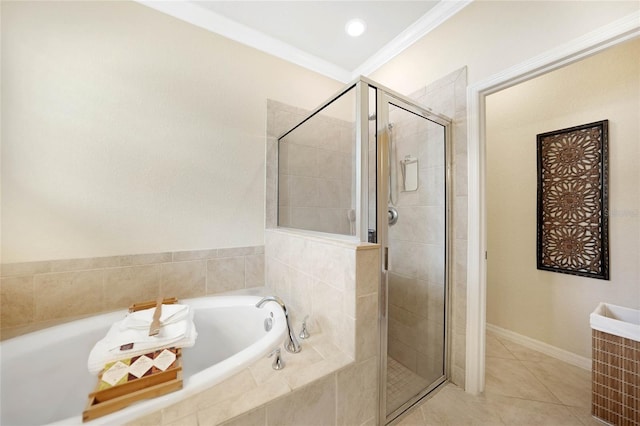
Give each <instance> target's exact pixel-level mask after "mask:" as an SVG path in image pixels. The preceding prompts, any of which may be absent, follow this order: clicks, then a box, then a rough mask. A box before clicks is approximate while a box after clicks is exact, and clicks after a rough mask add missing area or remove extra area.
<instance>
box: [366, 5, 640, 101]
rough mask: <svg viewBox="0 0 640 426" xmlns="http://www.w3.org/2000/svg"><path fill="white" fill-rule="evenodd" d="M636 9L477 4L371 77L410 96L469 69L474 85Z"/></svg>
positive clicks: (632, 6)
mask: <svg viewBox="0 0 640 426" xmlns="http://www.w3.org/2000/svg"><path fill="white" fill-rule="evenodd" d="M638 9H640V5H638V2H635V1H589V2H585V1H576V2H574V1H485V0H476V1H474V2H473V3H471V4H470V5H469V6H467V7H466V8H464V9H462V11H460V12H458V13H457V14H456V15H455V16H454V17H453V18H451V19H449V20H448V21H447V22H445V23H444V24H443V25H441V26H440V27H438V28H436V29H435V30H433V31H432V32H430V33H429V34H427V35H426V36H425V37H423V38H422V39H420V40H419V41H418V42H416V43H415V44H414V45H413V46H411V47H410V48H408V49H406V50H405V51H404V52H402V53H401V54H400V55H398V56H397V57H395V58H394V59H392V60H391V61H389V62H388V63H386V64H385V65H384V66H382V67H381V68H380V69H379V70H377V71H376V72H374V73H372V75H371V78H373V79H374V80H376V81H378V82H380V83H381V84H384V85H386V86H388V87H391V88H393V89H394V90H396V91H398V92H400V93H412V92H413V91H415V90H418V89H420V88H421V87H423V86H424V85H425V84H428V83H430V82H432V81H434V80H436V79H438V78H440V77H442V76H444V75H446V74H449V73H450V72H452V71H454V70H457V69H459V68H462V67H464V66H467V67H468V82H469V84H473V83H476V82H478V81H481V80H483V79H485V78H487V77H488V76H491V75H493V74H495V73H497V72H499V71H502V70H504V69H506V68H508V67H510V66H513V65H515V64H518V63H520V62H523V61H525V60H527V59H529V58H531V57H533V56H535V55H538V54H541V53H543V52H546V51H548V50H550V49H553V48H556V47H557V46H558V45H560V44H562V43H565V42H567V41H569V40H572V39H574V38H576V37H579V36H581V35H583V34H585V33H588V32H589V31H592V30H594V29H596V28H598V27H600V26H602V25H606V24H608V23H610V22H611V21H614V20H616V19H619V18H622V17H624V16H626V15H628V14H630V13H633V12H635V11H637V10H638Z"/></svg>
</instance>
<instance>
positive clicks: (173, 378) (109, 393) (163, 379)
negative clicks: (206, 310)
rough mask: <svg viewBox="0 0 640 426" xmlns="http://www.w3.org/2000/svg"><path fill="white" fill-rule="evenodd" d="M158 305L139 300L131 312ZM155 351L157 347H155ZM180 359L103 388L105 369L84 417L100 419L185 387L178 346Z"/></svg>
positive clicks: (170, 302) (83, 419)
mask: <svg viewBox="0 0 640 426" xmlns="http://www.w3.org/2000/svg"><path fill="white" fill-rule="evenodd" d="M176 302H177V299H176V298H175V297H172V298H169V299H164V301H163V304H165V305H167V304H173V303H176ZM154 306H156V301H149V302H143V303H135V304H133V305H131V306H130V307H129V312H135V311H139V310H142V309H149V308H153V307H154ZM152 352H155V351H152ZM175 354H176V360H175V361H174V362H173V364H172V365H171V366H170V367H169V368H167V369H166V370H164V371H159V370H158V371H152V372H151V374H148V375H145V376H142V377H140V378H135V377H134V378H132V379H129V380H128V381H126V382H125V383H122V384H117V385H115V386H111V387H109V388H106V389H101V386H100V383H101V381H102V374H103V373H104V371H103V372H101V373H100V374H99V375H98V383H97V385H96V387H95V390H94V391H93V392H91V393H90V394H89V401H88V403H87V407H86V409H85V410H84V411H83V412H82V421H83V422H87V421H89V420H93V419H96V418H98V417H102V416H105V415H107V414H110V413H113V412H114V411H118V410H120V409H122V408H125V407H127V406H129V405H131V404H133V403H134V402H137V401H141V400H143V399H148V398H155V397H157V396H160V395H164V394H167V393H169V392H173V391H176V390H179V389H182V349H180V348H177V349H175Z"/></svg>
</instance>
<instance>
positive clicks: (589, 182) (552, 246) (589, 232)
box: [537, 120, 609, 280]
mask: <svg viewBox="0 0 640 426" xmlns="http://www.w3.org/2000/svg"><path fill="white" fill-rule="evenodd" d="M608 126H609V121H608V120H604V121H598V122H595V123H590V124H584V125H582V126H576V127H571V128H569V129H562V130H556V131H553V132H548V133H542V134H539V135H537V143H538V235H537V237H538V238H537V253H538V269H543V270H547V271H553V272H561V273H565V274H572V275H580V276H584V277H591V278H598V279H603V280H608V279H609V238H608V234H609V224H608V217H607V216H608V194H607V192H608V190H607V187H608Z"/></svg>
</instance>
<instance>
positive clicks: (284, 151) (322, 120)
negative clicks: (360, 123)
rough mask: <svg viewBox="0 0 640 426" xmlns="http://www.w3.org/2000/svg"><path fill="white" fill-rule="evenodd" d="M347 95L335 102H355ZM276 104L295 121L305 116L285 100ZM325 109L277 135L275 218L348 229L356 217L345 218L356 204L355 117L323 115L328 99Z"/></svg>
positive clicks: (342, 231) (320, 227)
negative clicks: (292, 108)
mask: <svg viewBox="0 0 640 426" xmlns="http://www.w3.org/2000/svg"><path fill="white" fill-rule="evenodd" d="M352 98H353V96H347V98H345V99H343V98H341V99H340V100H339V101H337V102H342V103H344V102H346V103H349V104H354V105H355V103H354V101H353V99H352ZM270 105H273V106H276V105H277V104H276V103H273V104H270ZM344 106H345V107H347V106H346V105H344ZM277 107H278V108H279V110H280V111H279V112H284V111H289V112H290V113H291V114H292V116H295V117H296V118H297V120H298V121H301V120H302V119H303V118H304V115H301V114H299V113H298V111H297V110H291V109H290V108H286V107H285V106H284V105H278V106H277ZM327 109H328V110H329V111H324V110H323V112H322V113H321V114H317V115H315V116H313V117H311V118H310V119H308V120H307V121H306V122H305V123H304V124H302V125H301V126H300V127H298V128H296V129H295V130H293V131H292V132H291V133H289V134H288V135H287V136H285V137H284V138H282V140H281V141H280V147H279V149H280V156H279V162H280V164H279V168H278V170H279V179H278V192H279V199H278V202H279V204H280V209H279V215H280V216H279V221H280V223H279V224H280V225H281V226H286V227H292V228H299V229H308V230H312V231H320V232H328V233H334V234H352V233H354V231H355V228H354V226H355V221H353V222H352V221H350V220H349V215H348V213H349V211H350V210H352V209H353V208H354V205H355V204H354V203H355V201H354V192H353V182H352V176H353V171H354V141H355V129H354V123H353V121H346V120H341V119H339V118H335V117H331V116H328V115H326V113H331V112H333V111H332V109H335V106H334V105H333V104H332V105H330V106H329V107H327ZM345 109H348V108H345ZM287 123H289V121H288V120H287ZM273 136H277V134H274V135H273Z"/></svg>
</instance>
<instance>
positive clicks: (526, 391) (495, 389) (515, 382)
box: [485, 357, 560, 403]
mask: <svg viewBox="0 0 640 426" xmlns="http://www.w3.org/2000/svg"><path fill="white" fill-rule="evenodd" d="M485 392H486V393H487V394H490V393H493V394H497V395H503V396H511V397H515V398H523V399H530V400H533V401H542V402H553V403H560V400H559V399H558V398H556V397H555V396H554V395H553V394H552V393H551V392H550V391H549V390H548V389H547V388H546V387H545V386H544V385H543V384H542V383H541V382H540V381H539V380H538V379H536V377H535V376H534V375H533V374H532V373H531V372H530V371H529V370H528V369H527V368H526V367H525V366H524V365H523V364H522V362H520V361H518V360H510V359H502V358H489V357H488V358H487V362H486V373H485Z"/></svg>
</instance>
